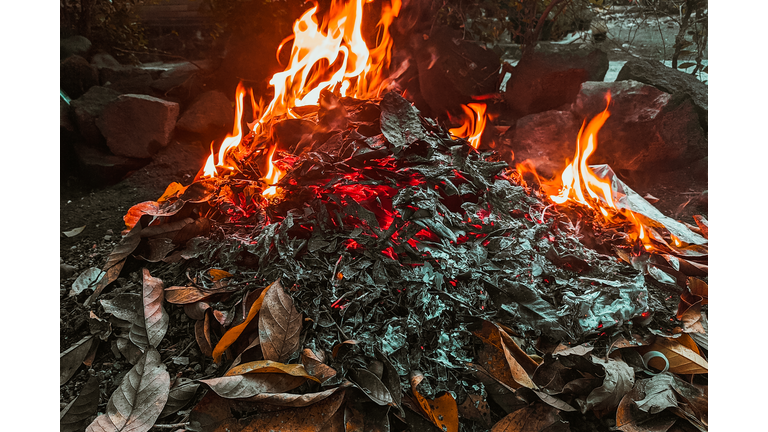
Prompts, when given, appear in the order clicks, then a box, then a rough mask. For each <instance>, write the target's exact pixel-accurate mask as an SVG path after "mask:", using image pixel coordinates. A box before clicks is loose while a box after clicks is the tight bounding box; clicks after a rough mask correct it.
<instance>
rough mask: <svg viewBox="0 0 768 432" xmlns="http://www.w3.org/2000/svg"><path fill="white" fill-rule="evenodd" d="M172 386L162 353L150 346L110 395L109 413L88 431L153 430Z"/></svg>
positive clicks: (97, 420)
mask: <svg viewBox="0 0 768 432" xmlns="http://www.w3.org/2000/svg"><path fill="white" fill-rule="evenodd" d="M170 386H171V377H170V376H169V375H168V371H166V369H165V365H164V364H163V363H162V361H161V360H160V353H158V352H157V350H156V349H154V348H149V349H148V350H147V352H146V353H145V354H144V356H143V357H141V359H140V360H139V361H138V362H137V363H136V365H135V366H134V367H133V368H131V370H130V371H128V374H127V375H125V377H124V378H123V381H122V382H121V383H120V387H118V388H117V390H115V392H114V393H112V396H110V398H109V402H108V403H107V412H106V414H102V415H100V416H98V417H96V420H94V421H93V423H91V424H90V425H89V426H88V428H87V429H86V432H102V431H103V432H115V431H131V432H146V431H148V430H150V429H151V428H152V426H153V425H154V424H155V420H157V418H158V417H159V416H160V413H161V412H162V411H163V407H164V406H165V403H166V401H167V400H168V393H169V390H170Z"/></svg>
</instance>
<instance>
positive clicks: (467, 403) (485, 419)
mask: <svg viewBox="0 0 768 432" xmlns="http://www.w3.org/2000/svg"><path fill="white" fill-rule="evenodd" d="M458 409H459V414H460V415H461V417H462V418H465V419H468V420H472V421H475V422H478V423H480V425H481V426H482V427H484V428H489V427H491V421H492V420H491V409H490V408H489V407H488V402H486V401H485V399H483V396H482V395H473V394H471V395H467V398H466V399H464V403H462V404H460V405H459V406H458Z"/></svg>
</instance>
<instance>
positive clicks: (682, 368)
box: [638, 335, 709, 375]
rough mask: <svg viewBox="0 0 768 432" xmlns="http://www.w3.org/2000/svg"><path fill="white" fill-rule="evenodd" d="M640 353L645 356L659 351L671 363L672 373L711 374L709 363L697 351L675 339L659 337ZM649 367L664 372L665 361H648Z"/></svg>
mask: <svg viewBox="0 0 768 432" xmlns="http://www.w3.org/2000/svg"><path fill="white" fill-rule="evenodd" d="M686 336H687V335H686ZM689 337H690V336H689ZM638 351H639V352H640V353H641V354H645V353H647V352H648V351H658V352H660V353H662V354H664V356H666V357H667V360H668V361H669V371H670V372H672V373H676V374H683V375H687V374H705V373H709V364H708V363H707V361H706V360H704V358H703V357H702V356H700V355H699V354H697V353H696V351H694V350H692V349H690V348H688V347H686V346H685V345H683V344H681V343H680V342H678V341H677V340H675V339H667V338H663V337H657V338H656V340H655V341H654V342H653V343H652V344H650V345H648V346H645V347H641V348H639V349H638ZM648 365H649V366H652V367H654V368H656V369H658V370H663V369H664V360H663V359H662V358H660V357H654V358H652V359H650V360H649V361H648Z"/></svg>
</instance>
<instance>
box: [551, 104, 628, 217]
mask: <svg viewBox="0 0 768 432" xmlns="http://www.w3.org/2000/svg"><path fill="white" fill-rule="evenodd" d="M605 99H606V106H605V110H604V111H603V112H601V113H600V114H598V115H597V116H595V117H594V118H593V119H592V120H591V121H590V122H589V124H588V125H587V126H586V128H585V127H584V124H582V125H581V130H580V131H579V135H578V137H577V138H576V156H575V157H574V159H573V162H572V163H570V164H569V165H568V166H567V167H565V170H563V174H562V175H561V179H562V182H563V186H562V189H561V190H560V193H559V194H558V195H554V196H552V195H550V199H552V201H554V202H556V203H557V204H562V203H564V202H566V201H568V200H572V201H575V202H578V203H581V204H583V205H586V206H590V207H591V206H592V204H590V202H589V201H587V198H586V196H585V195H584V192H586V193H587V195H589V196H590V197H591V198H592V202H595V201H599V202H600V204H601V205H605V206H608V207H609V208H612V209H614V210H615V209H616V205H615V204H614V203H613V199H612V198H611V184H610V183H609V182H606V181H604V180H601V179H599V178H598V177H597V176H596V175H595V173H594V172H593V171H592V170H591V169H590V168H589V166H587V159H589V156H591V155H592V153H594V151H595V149H596V148H597V132H598V131H599V130H600V128H601V127H603V124H605V121H606V120H608V117H610V115H611V114H610V113H609V112H608V105H610V103H611V94H610V93H608V94H606V96H605ZM585 123H586V122H585ZM598 208H599V209H600V210H601V212H602V213H603V215H604V216H608V212H607V211H606V210H605V209H604V208H603V207H600V206H598Z"/></svg>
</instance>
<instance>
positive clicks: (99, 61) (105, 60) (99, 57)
mask: <svg viewBox="0 0 768 432" xmlns="http://www.w3.org/2000/svg"><path fill="white" fill-rule="evenodd" d="M91 66H93V67H95V68H96V69H98V70H99V71H100V70H102V69H104V68H112V69H119V68H120V67H122V65H121V64H120V62H119V61H117V59H115V58H114V57H112V55H110V54H109V53H106V52H104V51H99V52H97V53H96V54H94V55H93V56H92V57H91Z"/></svg>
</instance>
